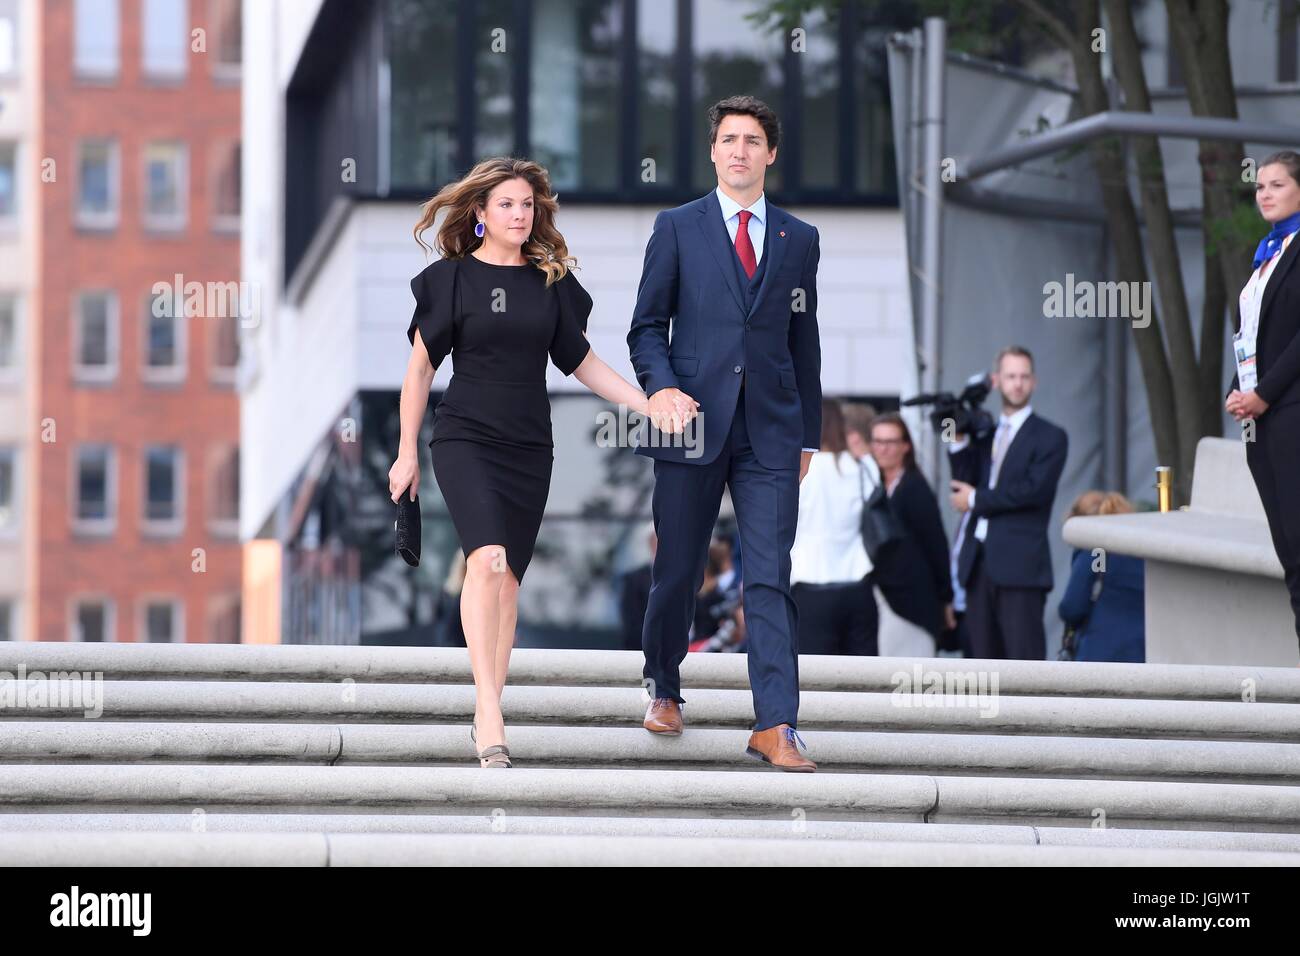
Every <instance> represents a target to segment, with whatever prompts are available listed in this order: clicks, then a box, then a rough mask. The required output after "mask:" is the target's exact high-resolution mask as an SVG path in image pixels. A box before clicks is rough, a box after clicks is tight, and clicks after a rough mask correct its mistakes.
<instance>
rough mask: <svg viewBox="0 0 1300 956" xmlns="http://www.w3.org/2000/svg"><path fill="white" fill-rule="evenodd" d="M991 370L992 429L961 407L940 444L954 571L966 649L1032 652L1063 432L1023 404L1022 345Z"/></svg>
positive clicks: (1028, 364) (1003, 654) (1039, 627)
mask: <svg viewBox="0 0 1300 956" xmlns="http://www.w3.org/2000/svg"><path fill="white" fill-rule="evenodd" d="M994 369H995V371H994V372H993V374H992V376H991V382H992V386H993V388H995V389H996V390H997V391H998V392H1000V393H1001V395H1002V415H1001V416H1000V418H999V420H998V423H997V426H996V428H994V427H992V422H991V421H990V420H989V419H988V416H987V415H986V413H983V412H982V411H981V412H979V414H973V415H970V416H968V418H967V421H966V422H965V423H964V425H965V427H962V424H958V425H957V427H956V435H955V436H954V437H955V441H953V442H951V443H950V444H949V446H948V453H949V462H950V464H951V467H952V476H953V480H952V481H951V483H950V488H951V490H952V495H951V499H950V500H951V501H952V506H953V507H954V508H956V509H957V510H958V511H959V512H962V523H961V526H960V527H959V528H958V531H957V535H958V540H959V541H960V548H961V550H960V552H959V554H958V558H957V579H958V582H959V583H960V584H961V586H962V587H964V588H965V589H966V621H965V623H966V626H967V629H968V632H969V635H970V648H971V654H972V656H973V657H977V658H988V659H994V660H1038V661H1041V660H1044V659H1045V658H1046V657H1047V636H1046V634H1045V632H1044V629H1043V607H1044V605H1045V604H1046V603H1047V593H1048V592H1049V591H1050V590H1051V589H1052V555H1051V550H1050V549H1049V547H1048V543H1047V529H1048V526H1049V524H1050V522H1051V516H1052V503H1053V501H1054V500H1055V499H1056V486H1057V483H1058V482H1059V481H1060V479H1061V472H1062V471H1063V470H1064V469H1065V459H1066V455H1067V453H1068V451H1069V438H1068V437H1067V436H1066V433H1065V431H1064V430H1063V429H1062V428H1060V427H1059V426H1057V425H1054V424H1052V423H1051V422H1049V421H1048V420H1047V419H1045V418H1043V417H1042V416H1040V415H1035V414H1034V412H1033V409H1032V408H1031V407H1030V404H1029V399H1030V397H1031V396H1032V395H1033V391H1034V386H1035V385H1036V384H1037V381H1036V379H1035V378H1034V359H1033V356H1032V355H1030V354H1029V351H1028V350H1027V349H1025V348H1022V347H1021V346H1018V345H1009V346H1007V347H1006V348H1004V349H1002V351H1000V352H999V353H998V356H997V358H996V360H995V361H994Z"/></svg>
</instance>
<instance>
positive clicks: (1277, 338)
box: [1224, 149, 1300, 639]
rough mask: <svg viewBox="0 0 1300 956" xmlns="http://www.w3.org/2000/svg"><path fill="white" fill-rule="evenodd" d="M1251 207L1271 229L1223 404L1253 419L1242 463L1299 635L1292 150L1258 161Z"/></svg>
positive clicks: (1299, 431) (1296, 207)
mask: <svg viewBox="0 0 1300 956" xmlns="http://www.w3.org/2000/svg"><path fill="white" fill-rule="evenodd" d="M1255 205H1256V206H1257V207H1258V209H1259V213H1260V215H1261V216H1263V217H1264V221H1265V222H1267V223H1268V224H1269V226H1271V227H1272V228H1270V229H1269V231H1268V234H1267V235H1266V236H1265V237H1264V238H1263V239H1262V240H1261V241H1260V243H1259V246H1258V247H1257V248H1256V249H1255V258H1254V262H1253V266H1254V271H1253V272H1252V273H1251V274H1250V279H1249V280H1247V282H1246V286H1245V288H1243V289H1242V290H1241V296H1240V299H1239V304H1240V306H1241V327H1240V329H1239V330H1238V331H1237V333H1236V334H1235V335H1234V336H1233V353H1234V355H1235V357H1236V365H1237V374H1236V375H1235V376H1233V379H1232V386H1231V387H1230V389H1229V391H1228V397H1227V399H1226V401H1225V402H1224V407H1225V408H1226V409H1227V410H1228V412H1229V413H1230V414H1231V415H1232V417H1233V418H1235V419H1236V420H1237V421H1239V422H1240V421H1245V420H1247V419H1252V420H1254V423H1255V428H1254V433H1253V434H1252V435H1250V436H1248V439H1247V441H1246V464H1247V465H1248V466H1249V467H1250V474H1251V477H1252V478H1253V479H1254V481H1255V488H1256V490H1257V491H1258V492H1259V500H1260V503H1261V504H1262V505H1263V506H1264V514H1265V516H1266V517H1267V518H1268V530H1269V534H1270V535H1271V536H1272V538H1273V550H1275V551H1276V552H1277V559H1278V561H1279V562H1281V564H1282V571H1283V576H1284V579H1285V581H1286V587H1287V591H1288V593H1289V594H1290V595H1291V610H1292V612H1293V613H1294V614H1295V629H1296V637H1297V638H1298V639H1300V501H1297V498H1298V497H1300V269H1297V268H1296V266H1295V261H1296V258H1297V257H1298V256H1300V240H1297V238H1296V233H1297V232H1300V153H1296V152H1294V151H1293V150H1289V149H1288V150H1283V151H1282V152H1280V153H1273V154H1272V155H1271V156H1269V157H1267V158H1266V159H1265V160H1264V162H1262V163H1260V166H1259V171H1258V172H1257V173H1256V175H1255Z"/></svg>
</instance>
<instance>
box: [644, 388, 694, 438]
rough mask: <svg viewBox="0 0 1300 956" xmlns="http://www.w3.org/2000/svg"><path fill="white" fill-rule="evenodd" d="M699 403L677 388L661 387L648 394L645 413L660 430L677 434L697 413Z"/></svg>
mask: <svg viewBox="0 0 1300 956" xmlns="http://www.w3.org/2000/svg"><path fill="white" fill-rule="evenodd" d="M699 407H700V403H699V402H697V401H696V400H695V399H693V398H691V396H689V395H687V394H686V393H685V392H683V391H682V390H681V389H679V388H661V389H659V391H657V392H655V393H654V394H653V395H651V396H650V400H649V402H648V403H647V407H646V414H648V415H649V416H650V422H651V424H653V425H654V427H655V428H657V429H659V430H660V431H661V432H668V433H669V434H673V435H677V434H680V433H681V432H683V431H685V429H686V424H687V422H689V421H690V420H691V419H692V418H694V417H695V416H696V415H697V414H699Z"/></svg>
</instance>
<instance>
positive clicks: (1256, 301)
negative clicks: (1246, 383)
mask: <svg viewBox="0 0 1300 956" xmlns="http://www.w3.org/2000/svg"><path fill="white" fill-rule="evenodd" d="M1297 232H1300V230H1297ZM1295 237H1296V233H1295V232H1293V233H1291V234H1290V235H1289V236H1287V237H1286V238H1285V239H1283V240H1282V245H1280V246H1279V247H1278V250H1277V252H1275V253H1273V257H1272V258H1271V259H1266V260H1265V261H1263V262H1261V263H1260V264H1259V268H1258V269H1256V270H1255V271H1254V272H1252V273H1251V274H1250V278H1249V279H1248V280H1247V281H1246V286H1245V288H1243V289H1242V290H1241V297H1240V299H1239V300H1238V304H1239V305H1240V306H1241V332H1242V335H1243V336H1244V337H1245V339H1246V340H1247V341H1248V342H1249V343H1250V346H1251V348H1252V350H1253V349H1254V347H1255V343H1256V341H1257V340H1258V337H1259V310H1260V308H1261V307H1262V306H1263V305H1264V290H1265V289H1267V288H1268V278H1269V276H1270V275H1271V274H1272V271H1273V266H1274V265H1276V264H1277V262H1278V260H1279V259H1281V258H1282V253H1284V252H1286V247H1287V246H1289V245H1290V244H1291V240H1292V239H1294V238H1295ZM1238 384H1240V382H1238ZM1243 391H1245V389H1243Z"/></svg>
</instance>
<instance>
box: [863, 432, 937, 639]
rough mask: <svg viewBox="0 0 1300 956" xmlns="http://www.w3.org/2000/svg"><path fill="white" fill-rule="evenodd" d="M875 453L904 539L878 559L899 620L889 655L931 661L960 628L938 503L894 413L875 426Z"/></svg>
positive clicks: (880, 581)
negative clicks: (945, 637)
mask: <svg viewBox="0 0 1300 956" xmlns="http://www.w3.org/2000/svg"><path fill="white" fill-rule="evenodd" d="M871 454H872V455H873V456H874V458H875V461H876V464H877V465H878V466H879V468H880V474H881V476H882V479H883V480H884V483H885V493H886V494H887V495H888V497H889V506H890V509H891V511H892V512H893V514H894V517H895V518H896V519H897V520H898V523H899V525H900V526H901V529H902V531H903V537H902V538H901V539H900V540H899V541H897V542H896V543H894V544H893V545H891V546H890V547H889V548H886V549H885V550H884V551H883V553H882V554H880V555H878V556H877V566H876V571H875V579H876V584H877V586H878V587H879V589H880V593H881V594H882V596H883V597H884V600H885V601H886V602H887V603H888V605H889V607H890V609H891V610H892V611H893V612H894V613H895V614H897V615H898V617H899V618H901V621H900V622H899V623H898V624H895V625H892V626H891V627H890V628H889V629H888V630H889V633H890V641H889V646H885V644H884V640H883V638H884V633H885V632H884V630H882V635H881V636H882V646H881V654H882V655H884V656H887V657H933V656H934V653H935V647H936V644H937V641H938V639H939V635H940V634H941V633H942V632H943V631H945V630H952V629H953V628H955V627H956V626H957V621H956V617H955V616H954V613H953V607H952V578H951V576H950V574H949V568H948V538H947V535H946V534H945V533H944V530H943V518H942V516H941V515H940V514H939V502H938V500H937V499H936V498H935V496H934V492H933V491H932V490H931V489H930V483H929V482H927V481H926V480H925V476H924V475H922V474H921V472H920V470H919V469H918V468H917V467H916V457H915V454H914V452H913V448H912V433H911V431H910V430H909V429H908V427H907V423H906V422H905V421H903V419H902V418H901V417H900V416H899V415H898V413H896V412H885V413H884V414H883V415H877V416H876V418H875V420H874V421H873V422H872V423H871Z"/></svg>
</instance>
